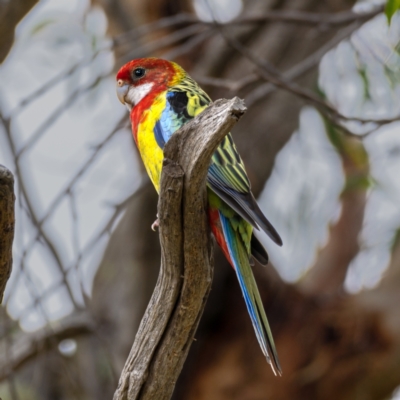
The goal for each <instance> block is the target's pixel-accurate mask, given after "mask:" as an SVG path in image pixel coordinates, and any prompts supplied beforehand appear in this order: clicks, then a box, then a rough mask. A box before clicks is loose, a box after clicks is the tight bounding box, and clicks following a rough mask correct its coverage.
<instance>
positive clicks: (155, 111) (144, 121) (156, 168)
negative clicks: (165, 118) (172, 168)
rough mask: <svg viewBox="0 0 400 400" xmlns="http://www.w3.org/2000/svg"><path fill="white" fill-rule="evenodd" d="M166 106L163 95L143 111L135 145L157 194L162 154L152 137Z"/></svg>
mask: <svg viewBox="0 0 400 400" xmlns="http://www.w3.org/2000/svg"><path fill="white" fill-rule="evenodd" d="M165 105H166V96H165V93H162V94H160V95H159V96H157V97H156V99H155V101H154V102H153V104H152V106H151V107H150V108H149V109H147V110H145V111H144V112H143V114H142V117H141V118H140V123H139V125H138V130H137V145H138V148H139V152H140V155H141V157H142V160H143V163H144V166H145V168H146V170H147V173H148V174H149V177H150V179H151V181H152V182H153V185H154V186H155V188H156V190H157V192H158V191H159V189H160V178H161V169H162V162H163V158H164V154H163V151H162V149H161V148H160V147H159V146H158V144H157V142H156V138H155V135H154V127H155V125H156V123H157V121H158V120H159V119H160V117H161V113H162V112H163V110H164V108H165Z"/></svg>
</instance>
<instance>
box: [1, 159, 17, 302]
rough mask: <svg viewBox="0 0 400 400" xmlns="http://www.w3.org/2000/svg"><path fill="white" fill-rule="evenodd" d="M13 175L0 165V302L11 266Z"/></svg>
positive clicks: (13, 220)
mask: <svg viewBox="0 0 400 400" xmlns="http://www.w3.org/2000/svg"><path fill="white" fill-rule="evenodd" d="M14 202H15V196H14V177H13V175H12V173H11V172H10V171H9V170H8V169H7V168H6V167H3V166H2V165H0V303H1V302H2V300H3V294H4V290H5V288H6V283H7V281H8V278H9V277H10V274H11V268H12V243H13V240H14V225H15V216H14Z"/></svg>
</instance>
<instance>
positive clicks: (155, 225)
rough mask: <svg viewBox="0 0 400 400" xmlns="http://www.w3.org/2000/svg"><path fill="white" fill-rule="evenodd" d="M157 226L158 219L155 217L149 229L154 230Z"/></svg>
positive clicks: (158, 223) (158, 224)
mask: <svg viewBox="0 0 400 400" xmlns="http://www.w3.org/2000/svg"><path fill="white" fill-rule="evenodd" d="M159 226H160V221H159V219H158V217H157V219H156V220H155V221H154V222H153V223H152V224H151V229H152V230H153V231H154V232H155V231H156V230H157V228H158V227H159Z"/></svg>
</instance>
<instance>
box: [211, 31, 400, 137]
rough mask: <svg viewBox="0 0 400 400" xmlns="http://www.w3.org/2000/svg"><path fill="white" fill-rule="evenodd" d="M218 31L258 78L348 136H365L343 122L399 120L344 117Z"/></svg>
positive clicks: (386, 121) (378, 122)
mask: <svg viewBox="0 0 400 400" xmlns="http://www.w3.org/2000/svg"><path fill="white" fill-rule="evenodd" d="M220 27H222V26H220ZM219 31H220V33H221V35H222V36H223V37H224V38H225V40H226V41H227V43H228V44H229V45H230V46H232V47H233V48H234V49H236V50H237V51H238V52H239V53H240V54H242V55H243V56H244V57H246V58H247V59H248V60H249V61H250V62H252V63H253V64H254V65H255V67H256V71H257V73H258V74H259V76H260V78H262V79H264V80H265V81H267V82H270V83H271V84H273V85H275V86H277V87H279V88H281V89H283V90H286V91H288V92H290V93H292V94H294V95H296V96H297V97H299V98H300V99H302V100H304V101H306V102H308V103H310V104H312V105H314V106H315V107H317V108H318V110H320V112H322V113H323V114H324V115H325V117H326V118H328V119H329V120H330V121H331V122H332V123H333V124H334V125H335V126H337V127H340V128H341V129H342V130H343V131H344V132H345V133H346V134H348V135H349V136H355V137H358V138H360V137H363V136H366V135H365V134H364V135H356V134H353V133H352V132H350V131H349V130H348V129H347V128H346V127H344V126H343V122H346V121H358V122H361V123H363V124H367V123H375V124H376V125H378V126H379V125H385V124H389V123H392V122H394V121H398V120H400V115H398V116H396V117H393V118H384V119H363V118H358V117H348V116H345V115H343V114H342V113H340V112H339V111H338V110H337V109H336V108H335V107H333V106H332V105H331V104H329V103H328V102H327V101H325V100H323V99H322V98H321V97H319V96H318V95H317V94H315V93H314V92H312V91H311V90H309V89H307V88H303V87H301V86H300V85H298V84H297V83H295V82H293V81H291V80H288V79H286V78H285V77H284V76H282V75H281V74H280V73H279V72H278V71H277V70H276V69H275V67H271V65H270V64H269V63H268V62H266V61H264V60H261V59H260V58H259V57H258V56H256V55H255V54H253V53H252V52H251V51H250V50H248V49H247V48H246V47H245V46H244V45H243V44H241V43H240V42H239V41H238V40H236V39H235V38H234V37H232V36H230V35H227V34H226V33H225V32H224V31H223V29H220V30H219ZM371 132H372V131H369V132H368V133H367V134H370V133H371Z"/></svg>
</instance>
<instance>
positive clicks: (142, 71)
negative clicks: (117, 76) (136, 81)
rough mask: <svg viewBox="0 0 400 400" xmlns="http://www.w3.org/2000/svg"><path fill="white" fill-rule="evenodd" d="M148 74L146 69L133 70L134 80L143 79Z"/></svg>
mask: <svg viewBox="0 0 400 400" xmlns="http://www.w3.org/2000/svg"><path fill="white" fill-rule="evenodd" d="M145 73H146V70H145V69H144V68H135V69H134V70H133V77H134V78H141V77H143V76H144V74H145Z"/></svg>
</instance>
